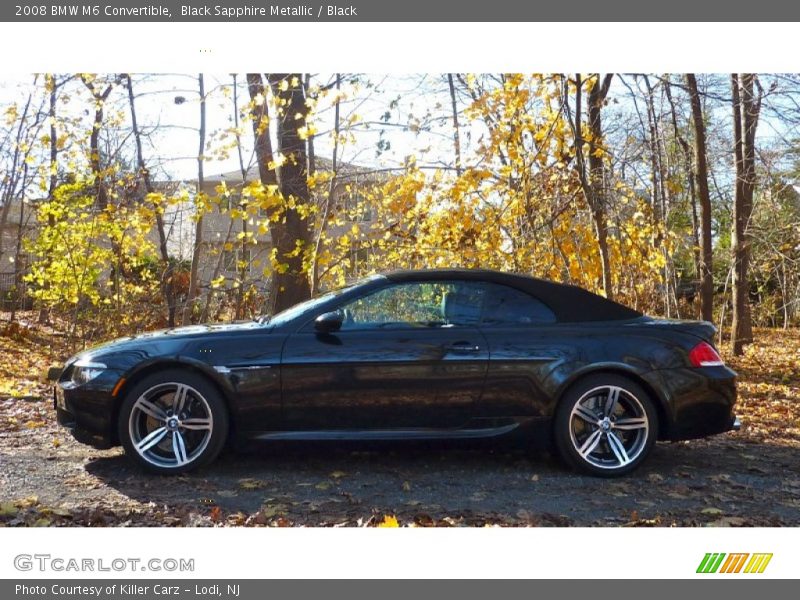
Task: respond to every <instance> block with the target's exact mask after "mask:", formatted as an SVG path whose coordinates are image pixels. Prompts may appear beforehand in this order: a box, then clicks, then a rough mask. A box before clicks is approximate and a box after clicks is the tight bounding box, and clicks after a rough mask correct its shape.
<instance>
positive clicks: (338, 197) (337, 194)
mask: <svg viewBox="0 0 800 600" xmlns="http://www.w3.org/2000/svg"><path fill="white" fill-rule="evenodd" d="M317 163H318V167H317V168H318V169H319V170H325V169H329V168H330V164H329V162H328V161H324V160H322V161H321V160H320V159H317ZM320 163H321V164H320ZM258 179H259V176H258V168H257V167H256V166H254V167H252V168H251V169H250V170H249V171H248V172H247V179H246V181H245V182H244V184H245V185H246V184H247V183H250V182H251V181H258ZM381 181H382V178H381V177H380V176H379V175H376V174H375V173H374V172H371V171H368V170H366V169H363V168H360V167H356V166H353V165H343V166H340V168H339V169H338V174H337V182H336V185H335V187H334V189H333V194H332V202H333V206H332V209H333V210H335V211H336V212H337V213H338V214H344V215H347V217H346V220H347V223H346V224H345V225H344V226H341V227H340V228H337V229H341V230H342V233H344V232H345V231H347V230H349V229H350V228H351V227H352V225H353V224H354V223H359V224H369V223H371V222H372V221H373V219H374V218H375V214H374V211H373V210H372V209H371V207H370V206H369V204H368V202H367V200H366V198H365V194H364V193H363V192H364V191H365V188H366V187H372V186H375V185H379V184H380V183H381ZM222 182H225V184H226V187H227V189H228V190H230V191H231V198H230V200H229V204H234V203H235V202H236V200H237V194H236V190H240V189H241V188H242V186H243V182H242V173H241V172H240V171H231V172H227V173H220V174H218V175H211V176H208V177H205V178H204V185H203V190H204V192H205V193H206V194H208V195H209V196H212V197H218V196H219V194H218V192H217V188H218V187H219V185H220V184H221V183H222ZM193 183H194V182H186V184H187V185H191V184H193ZM195 185H196V184H195ZM315 201H316V202H318V203H320V208H321V209H322V208H323V207H322V205H321V203H322V202H324V199H323V197H322V196H317V197H316V198H315ZM229 207H230V206H225V207H224V208H226V209H227V208H229ZM260 216H262V217H266V214H260ZM258 225H259V222H258V219H255V218H253V219H250V220H249V221H248V222H247V223H246V224H243V223H242V220H241V219H231V218H230V215H229V213H227V212H220V211H216V210H215V211H212V212H210V213H207V214H206V215H204V216H203V242H204V243H203V248H202V255H201V256H202V258H201V260H200V263H199V271H198V279H199V282H200V286H201V287H206V286H209V285H210V283H211V281H212V279H214V278H215V277H214V275H215V273H216V277H217V278H220V277H222V278H224V280H225V286H226V287H229V286H230V285H232V284H233V282H234V281H236V280H238V279H240V278H241V277H240V276H241V275H242V274H244V275H245V278H247V279H249V280H250V282H251V283H252V284H253V285H254V286H255V287H256V288H257V289H259V290H261V291H264V292H266V291H268V288H269V280H268V278H267V277H265V276H264V270H265V268H266V267H268V266H269V256H270V251H271V247H272V244H271V239H270V235H269V232H268V231H267V232H264V233H259V232H258V229H259V227H258ZM244 227H247V229H248V231H250V232H254V235H253V237H252V240H253V243H251V244H248V245H247V246H244V245H243V244H242V242H241V234H242V233H243V231H244ZM331 233H333V234H334V235H335V234H336V233H338V232H337V231H336V229H334V230H333V231H331ZM359 259H360V257H359V252H358V251H357V250H354V252H353V256H352V257H351V259H350V263H351V264H350V266H349V269H350V270H351V271H352V276H354V277H356V276H358V275H359V272H358V266H359V262H360V260H359ZM237 269H238V271H239V272H238V273H237ZM267 270H268V269H267Z"/></svg>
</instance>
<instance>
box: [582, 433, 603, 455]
mask: <svg viewBox="0 0 800 600" xmlns="http://www.w3.org/2000/svg"><path fill="white" fill-rule="evenodd" d="M602 437H603V432H602V431H601V430H600V429H598V430H597V431H594V432H593V433H592V435H590V436H589V437H588V438H586V441H585V442H583V445H582V446H581V447H580V449H579V450H578V452H579V453H580V455H581V456H583V457H584V458H586V457H587V456H589V455H590V454H591V453H592V452H594V449H595V448H597V444H599V443H600V439H601V438H602Z"/></svg>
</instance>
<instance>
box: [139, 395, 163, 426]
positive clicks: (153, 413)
mask: <svg viewBox="0 0 800 600" xmlns="http://www.w3.org/2000/svg"><path fill="white" fill-rule="evenodd" d="M133 408H134V409H138V410H140V411H142V412H143V413H144V414H146V415H147V416H149V417H153V418H154V419H156V420H157V421H162V422H163V421H166V420H167V413H165V412H164V410H163V409H162V408H161V407H160V406H159V405H158V404H156V403H155V402H150V400H147V399H145V398H144V397H142V398H139V399H138V400H137V401H136V404H134V405H133Z"/></svg>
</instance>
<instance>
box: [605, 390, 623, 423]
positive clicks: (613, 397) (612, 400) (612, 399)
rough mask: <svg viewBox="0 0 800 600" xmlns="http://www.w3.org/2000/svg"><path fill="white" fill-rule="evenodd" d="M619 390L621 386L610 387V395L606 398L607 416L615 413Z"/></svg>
mask: <svg viewBox="0 0 800 600" xmlns="http://www.w3.org/2000/svg"><path fill="white" fill-rule="evenodd" d="M619 392H620V388H618V387H609V388H608V397H607V398H606V406H605V415H606V416H607V417H610V416H611V415H613V414H614V411H615V410H616V408H617V401H618V400H619Z"/></svg>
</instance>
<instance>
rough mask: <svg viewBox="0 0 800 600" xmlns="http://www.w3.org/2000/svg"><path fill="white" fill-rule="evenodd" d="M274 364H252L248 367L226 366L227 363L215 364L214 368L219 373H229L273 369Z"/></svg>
mask: <svg viewBox="0 0 800 600" xmlns="http://www.w3.org/2000/svg"><path fill="white" fill-rule="evenodd" d="M271 368H272V365H250V366H246V367H226V366H225V365H215V366H214V370H215V371H216V372H217V373H222V374H223V375H228V374H230V373H232V372H234V371H257V370H258V369H271Z"/></svg>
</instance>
